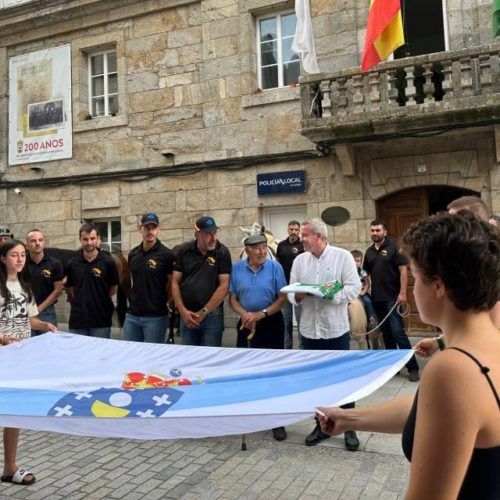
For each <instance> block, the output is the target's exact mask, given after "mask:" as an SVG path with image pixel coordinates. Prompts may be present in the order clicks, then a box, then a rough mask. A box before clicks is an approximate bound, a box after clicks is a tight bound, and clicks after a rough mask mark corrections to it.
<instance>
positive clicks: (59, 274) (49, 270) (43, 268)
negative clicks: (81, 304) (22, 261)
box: [26, 229, 64, 337]
mask: <svg viewBox="0 0 500 500" xmlns="http://www.w3.org/2000/svg"><path fill="white" fill-rule="evenodd" d="M26 243H27V246H28V252H29V259H28V261H27V264H28V268H29V270H30V274H31V286H32V289H33V293H34V294H35V300H36V305H37V307H38V317H39V318H40V319H41V320H42V321H46V322H48V323H52V324H53V325H56V326H57V315H56V310H55V307H54V305H55V303H56V302H57V299H58V298H59V296H60V295H61V293H62V290H63V278H64V271H63V265H62V263H61V261H60V260H59V259H56V258H55V257H50V256H49V255H45V252H44V249H45V236H44V234H43V233H42V231H40V230H39V229H32V230H31V231H30V232H29V233H28V235H27V236H26ZM45 332H46V330H33V329H32V330H31V336H32V337H35V336H36V335H40V334H42V333H45Z"/></svg>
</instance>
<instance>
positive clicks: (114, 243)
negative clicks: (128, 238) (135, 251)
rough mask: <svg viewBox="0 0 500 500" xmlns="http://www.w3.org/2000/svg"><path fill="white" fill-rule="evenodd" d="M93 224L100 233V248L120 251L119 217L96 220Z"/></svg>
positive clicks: (120, 229)
mask: <svg viewBox="0 0 500 500" xmlns="http://www.w3.org/2000/svg"><path fill="white" fill-rule="evenodd" d="M93 224H94V225H95V226H96V227H97V229H98V230H99V234H100V235H101V248H102V249H103V250H107V251H108V252H121V251H122V225H121V222H120V220H119V219H111V220H109V219H108V220H96V221H93Z"/></svg>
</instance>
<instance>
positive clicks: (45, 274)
mask: <svg viewBox="0 0 500 500" xmlns="http://www.w3.org/2000/svg"><path fill="white" fill-rule="evenodd" d="M41 274H42V276H43V277H44V278H50V277H51V276H52V273H51V272H50V269H42V271H41Z"/></svg>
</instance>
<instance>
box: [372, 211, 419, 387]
mask: <svg viewBox="0 0 500 500" xmlns="http://www.w3.org/2000/svg"><path fill="white" fill-rule="evenodd" d="M370 237H371V239H372V241H373V245H372V246H371V247H369V248H368V249H367V250H366V253H365V260H364V262H363V269H364V270H365V271H366V272H367V273H368V274H369V275H370V278H371V283H372V293H371V296H372V302H373V307H374V309H375V312H376V313H377V317H378V319H379V321H382V320H383V319H384V318H385V317H386V316H387V314H389V312H390V311H391V309H392V312H391V313H390V315H389V317H388V318H387V319H386V320H385V321H384V322H383V323H382V324H381V325H380V329H381V330H382V335H383V337H384V343H385V348H386V349H398V348H399V349H411V344H410V341H409V340H408V337H407V335H406V332H405V330H404V324H403V320H402V318H401V316H400V315H399V314H398V312H397V311H396V308H394V309H393V307H394V306H395V304H396V303H397V304H404V303H406V302H407V295H406V294H407V288H408V268H407V264H408V261H407V259H406V257H405V256H404V255H403V254H402V253H401V252H400V251H399V247H398V246H397V245H396V243H394V242H393V241H391V240H389V239H388V238H387V227H386V225H385V224H384V223H383V222H382V221H380V220H373V221H372V222H371V224H370ZM406 367H407V368H408V380H410V382H417V381H418V380H419V379H420V376H419V370H418V364H417V360H416V359H415V356H412V358H411V359H410V361H408V363H407V364H406Z"/></svg>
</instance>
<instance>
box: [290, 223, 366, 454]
mask: <svg viewBox="0 0 500 500" xmlns="http://www.w3.org/2000/svg"><path fill="white" fill-rule="evenodd" d="M300 239H301V240H302V243H303V244H304V253H302V254H300V255H299V256H298V257H297V258H296V259H295V260H294V261H293V266H292V271H291V273H290V284H293V283H314V284H323V283H331V282H335V281H338V282H340V283H341V284H342V289H341V290H340V291H339V292H338V293H336V294H335V295H334V296H333V298H332V299H323V298H318V297H315V296H313V295H307V294H303V293H289V294H288V300H289V301H290V302H292V303H293V304H302V315H301V317H300V333H301V335H302V343H303V348H304V349H309V350H311V351H322V350H341V351H348V350H349V349H350V345H349V340H350V338H349V316H348V312H347V307H348V305H349V302H350V301H351V300H354V299H355V298H356V297H357V296H358V295H359V292H360V290H361V281H360V280H359V276H358V271H357V269H356V264H355V262H354V258H353V256H352V255H351V253H350V252H348V251H347V250H344V249H343V248H338V247H334V246H333V245H329V244H328V228H327V227H326V224H325V223H324V222H323V221H322V220H321V219H310V220H308V221H306V222H303V223H302V229H301V237H300ZM342 408H354V403H348V404H346V405H343V406H342ZM329 437H330V436H329V435H328V434H325V433H324V432H322V431H321V426H320V424H319V422H318V421H317V422H316V426H315V428H314V429H313V431H312V432H311V433H310V434H309V435H308V436H307V437H306V439H305V443H306V445H307V446H314V445H316V444H318V443H320V442H321V441H323V440H324V439H327V438H329ZM344 443H345V447H346V448H347V449H348V450H349V451H356V450H357V449H358V447H359V441H358V437H357V435H356V433H355V432H354V431H351V430H348V431H346V432H345V433H344Z"/></svg>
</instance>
